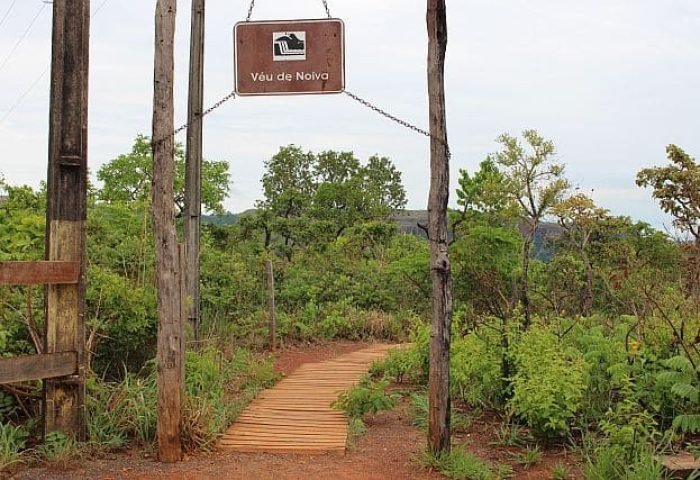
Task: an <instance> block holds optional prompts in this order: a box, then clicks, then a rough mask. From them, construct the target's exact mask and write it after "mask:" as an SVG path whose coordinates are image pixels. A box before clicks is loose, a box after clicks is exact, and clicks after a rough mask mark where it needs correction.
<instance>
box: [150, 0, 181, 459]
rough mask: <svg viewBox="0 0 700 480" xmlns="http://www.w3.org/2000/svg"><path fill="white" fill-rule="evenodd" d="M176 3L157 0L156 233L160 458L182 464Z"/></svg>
mask: <svg viewBox="0 0 700 480" xmlns="http://www.w3.org/2000/svg"><path fill="white" fill-rule="evenodd" d="M175 13H176V0H158V1H157V3H156V15H155V60H154V90H153V235H154V238H155V242H156V288H157V293H158V348H157V356H156V362H157V368H158V402H157V410H158V411H157V416H158V428H157V430H158V431H157V436H158V458H159V459H160V461H162V462H170V463H172V462H178V461H180V457H181V455H182V445H181V443H180V408H181V400H182V398H181V397H182V361H183V355H182V350H183V348H182V346H183V338H182V337H183V325H182V317H181V312H180V308H181V303H180V300H181V298H180V284H179V278H178V277H179V274H180V272H179V255H178V245H177V238H176V236H175V211H174V194H173V182H174V179H175V158H174V153H175V152H174V141H175V139H174V137H173V130H174V119H173V115H174V114H173V110H174V108H173V77H174V48H173V47H174V45H173V43H174V37H175Z"/></svg>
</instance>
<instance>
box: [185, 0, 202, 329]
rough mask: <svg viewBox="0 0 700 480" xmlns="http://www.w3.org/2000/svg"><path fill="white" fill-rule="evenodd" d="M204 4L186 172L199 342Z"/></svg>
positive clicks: (193, 45)
mask: <svg viewBox="0 0 700 480" xmlns="http://www.w3.org/2000/svg"><path fill="white" fill-rule="evenodd" d="M204 11H205V10H204V0H193V1H192V31H191V34H190V35H191V37H190V84H189V101H188V108H187V123H188V124H189V127H188V129H187V147H186V148H187V151H186V169H185V244H186V245H187V248H186V251H185V255H186V257H187V260H186V262H187V266H186V268H185V269H184V271H185V282H186V291H187V299H188V301H187V310H188V311H187V318H188V320H189V322H190V324H191V325H192V329H193V331H194V337H195V340H199V330H200V323H201V322H200V311H199V310H200V300H199V277H200V275H199V236H200V226H201V216H202V200H201V198H202V193H201V192H202V109H203V104H204Z"/></svg>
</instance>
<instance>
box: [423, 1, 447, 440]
mask: <svg viewBox="0 0 700 480" xmlns="http://www.w3.org/2000/svg"><path fill="white" fill-rule="evenodd" d="M426 23H427V27H428V98H429V117H430V118H429V121H430V193H429V197H428V236H429V239H430V276H431V278H432V283H433V315H432V323H431V328H430V368H429V378H428V405H429V410H430V411H429V415H428V447H429V448H430V450H431V451H432V452H433V453H436V454H442V453H447V452H449V450H450V325H451V323H452V274H451V271H450V259H449V255H448V249H447V247H448V243H447V200H448V198H449V193H450V170H449V156H450V154H449V147H448V146H447V122H446V119H445V52H446V50H447V10H446V7H445V0H428V11H427V15H426Z"/></svg>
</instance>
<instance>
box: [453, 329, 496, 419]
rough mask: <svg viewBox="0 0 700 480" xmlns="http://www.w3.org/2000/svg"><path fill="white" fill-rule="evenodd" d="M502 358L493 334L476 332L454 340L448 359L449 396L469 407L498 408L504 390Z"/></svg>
mask: <svg viewBox="0 0 700 480" xmlns="http://www.w3.org/2000/svg"><path fill="white" fill-rule="evenodd" d="M502 356H503V353H502V350H501V347H500V341H499V338H498V335H497V334H496V333H495V332H491V331H487V330H479V331H475V332H472V333H469V334H468V335H467V336H465V337H461V338H455V339H454V340H453V342H452V346H451V357H450V382H451V389H452V396H453V397H457V398H460V399H461V400H463V401H465V402H466V403H468V404H470V405H472V406H494V405H497V404H498V403H499V401H500V399H501V398H502V397H503V395H504V387H505V382H504V381H503V379H502V374H501V360H502Z"/></svg>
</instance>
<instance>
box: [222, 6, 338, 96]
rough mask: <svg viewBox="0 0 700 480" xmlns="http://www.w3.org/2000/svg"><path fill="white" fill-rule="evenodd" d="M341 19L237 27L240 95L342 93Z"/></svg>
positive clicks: (257, 23)
mask: <svg viewBox="0 0 700 480" xmlns="http://www.w3.org/2000/svg"><path fill="white" fill-rule="evenodd" d="M344 30H345V27H344V25H343V22H342V20H338V19H327V20H326V19H324V20H296V21H264V22H239V23H237V24H236V26H235V27H234V29H233V37H234V47H235V62H234V63H235V68H236V72H235V77H236V93H237V94H239V95H284V94H299V93H340V92H342V91H343V90H344V89H345V40H344Z"/></svg>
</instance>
